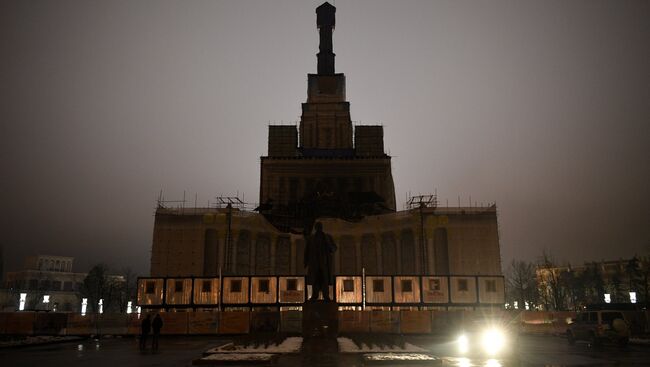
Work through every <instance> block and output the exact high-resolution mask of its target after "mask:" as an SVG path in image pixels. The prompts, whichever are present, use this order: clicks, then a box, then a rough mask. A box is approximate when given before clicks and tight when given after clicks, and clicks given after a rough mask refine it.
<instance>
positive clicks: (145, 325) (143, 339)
mask: <svg viewBox="0 0 650 367" xmlns="http://www.w3.org/2000/svg"><path fill="white" fill-rule="evenodd" d="M150 331H151V316H150V315H148V314H147V317H145V318H144V320H142V332H141V334H140V350H145V349H147V336H149V332H150Z"/></svg>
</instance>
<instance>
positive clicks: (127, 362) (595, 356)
mask: <svg viewBox="0 0 650 367" xmlns="http://www.w3.org/2000/svg"><path fill="white" fill-rule="evenodd" d="M407 340H408V342H409V343H412V344H415V345H418V346H421V347H424V348H426V349H427V350H430V351H431V352H432V353H434V354H436V355H438V356H440V357H442V358H443V364H442V365H443V366H458V367H473V366H481V367H498V366H503V367H507V366H557V367H560V366H567V367H568V366H650V347H649V346H636V345H630V346H628V347H627V348H625V349H621V348H618V347H616V346H605V347H603V348H601V349H594V348H592V347H590V346H589V345H587V344H584V343H578V344H577V345H575V346H569V345H568V344H567V342H566V340H565V339H563V338H560V337H550V336H547V337H541V336H524V337H521V338H520V345H519V361H517V360H516V359H510V360H509V359H498V358H497V359H489V358H485V357H471V358H465V357H462V356H459V355H458V354H457V353H456V351H455V347H454V345H452V344H450V343H444V342H443V341H441V340H436V339H432V338H429V337H408V338H407ZM228 341H230V339H229V338H224V337H169V338H162V339H161V342H160V350H159V351H158V352H156V353H153V352H151V351H146V352H140V351H139V350H138V345H137V341H136V339H134V338H115V339H102V340H100V341H95V340H91V339H88V340H84V341H83V342H77V343H62V344H52V345H47V346H34V347H25V348H17V349H0V365H2V366H28V367H37V366H66V367H69V366H92V367H104V366H106V367H108V366H111V367H114V366H118V367H128V366H191V361H192V360H193V359H195V358H198V357H199V356H200V355H201V353H202V352H203V351H204V350H206V349H208V348H210V347H213V346H216V345H220V344H223V343H226V342H228ZM312 352H313V354H308V353H303V354H298V355H284V356H282V357H281V358H280V359H279V361H278V364H279V365H280V366H291V367H293V366H296V367H297V366H316V367H318V366H362V363H361V362H360V359H359V357H358V356H355V355H343V354H339V353H335V352H333V351H332V346H330V345H322V350H313V351H312Z"/></svg>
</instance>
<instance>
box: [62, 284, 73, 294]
mask: <svg viewBox="0 0 650 367" xmlns="http://www.w3.org/2000/svg"><path fill="white" fill-rule="evenodd" d="M63 290H64V291H67V292H71V291H72V282H63Z"/></svg>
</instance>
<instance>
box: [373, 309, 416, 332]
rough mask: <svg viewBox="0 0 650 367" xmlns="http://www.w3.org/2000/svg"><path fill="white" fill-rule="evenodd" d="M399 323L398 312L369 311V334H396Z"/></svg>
mask: <svg viewBox="0 0 650 367" xmlns="http://www.w3.org/2000/svg"><path fill="white" fill-rule="evenodd" d="M425 312H426V311H425ZM399 321H400V320H399V312H398V311H370V332H371V333H388V334H397V333H399Z"/></svg>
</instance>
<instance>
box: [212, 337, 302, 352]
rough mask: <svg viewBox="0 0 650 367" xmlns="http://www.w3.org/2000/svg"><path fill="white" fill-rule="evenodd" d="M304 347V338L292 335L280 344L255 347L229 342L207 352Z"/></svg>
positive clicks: (282, 349)
mask: <svg viewBox="0 0 650 367" xmlns="http://www.w3.org/2000/svg"><path fill="white" fill-rule="evenodd" d="M301 347H302V338H301V337H298V336H292V337H288V338H286V339H284V340H283V341H282V343H280V344H272V345H269V346H268V347H266V348H265V347H264V345H260V346H258V347H253V346H251V345H247V346H241V345H234V344H233V343H228V344H225V345H222V346H219V347H216V348H212V349H208V350H206V351H205V354H214V353H298V352H300V348H301Z"/></svg>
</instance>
